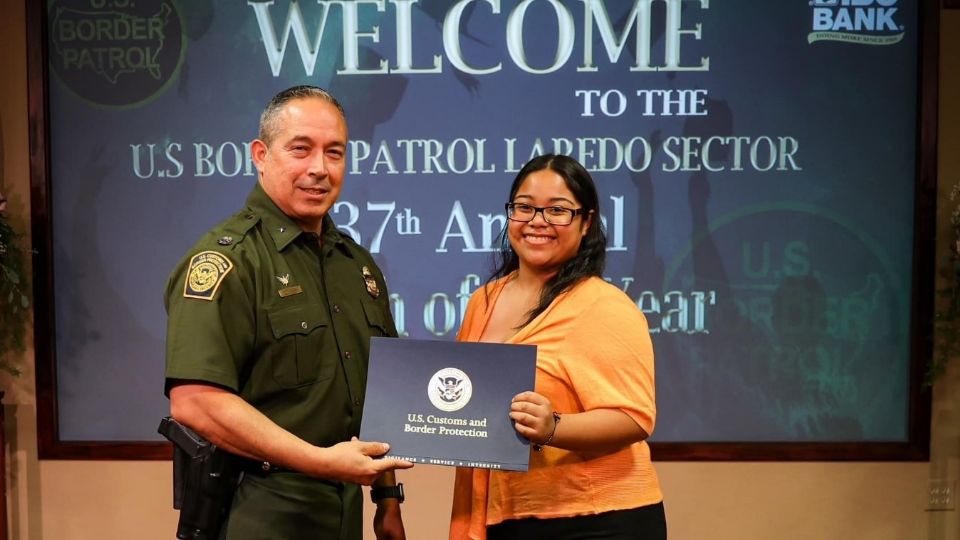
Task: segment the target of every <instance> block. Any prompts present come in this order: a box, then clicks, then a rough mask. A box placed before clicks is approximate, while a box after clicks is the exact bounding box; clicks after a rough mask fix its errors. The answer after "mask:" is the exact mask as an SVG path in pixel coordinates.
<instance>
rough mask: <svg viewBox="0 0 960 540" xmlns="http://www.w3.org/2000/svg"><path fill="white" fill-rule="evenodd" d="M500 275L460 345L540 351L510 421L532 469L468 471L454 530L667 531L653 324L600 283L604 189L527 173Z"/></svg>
mask: <svg viewBox="0 0 960 540" xmlns="http://www.w3.org/2000/svg"><path fill="white" fill-rule="evenodd" d="M509 200H510V202H509V203H507V217H508V218H509V220H508V221H507V227H506V228H505V231H504V237H503V238H502V245H503V249H502V250H501V260H500V265H499V267H498V269H497V271H496V272H495V273H494V275H493V277H492V278H491V280H490V281H489V282H488V283H487V285H486V286H485V287H484V288H483V289H481V290H478V291H477V292H476V293H474V295H473V296H472V297H471V299H470V303H469V305H468V308H467V312H466V315H465V317H464V322H463V327H462V328H461V330H460V335H459V339H460V340H462V341H486V342H497V343H523V344H535V345H537V379H536V388H535V390H534V391H533V392H523V393H520V394H518V395H517V396H515V397H514V398H513V402H512V404H511V407H510V410H511V412H510V418H511V419H513V421H514V426H515V428H516V430H517V433H519V434H520V435H522V436H523V437H526V438H527V439H529V440H530V442H531V444H532V446H533V450H532V451H531V455H530V470H529V471H528V472H525V473H517V472H503V471H489V470H485V469H458V470H457V476H456V484H455V488H454V502H453V516H452V520H451V525H450V538H451V539H456V540H461V539H474V540H485V539H489V540H499V539H513V538H517V539H520V538H522V539H525V540H530V539H538V538H550V539H592V538H597V539H599V538H605V539H628V538H630V539H653V540H663V539H665V538H666V521H665V518H664V512H663V502H662V501H663V495H662V493H661V491H660V484H659V481H658V479H657V474H656V471H655V470H654V468H653V464H652V463H651V462H650V449H649V447H648V445H647V443H646V442H645V441H646V439H647V437H649V436H650V434H651V433H652V432H653V427H654V422H655V419H656V405H655V402H654V376H653V347H652V345H651V343H650V334H649V332H648V329H647V323H646V319H644V317H643V314H642V313H641V312H640V310H639V309H638V308H637V306H636V305H634V304H633V302H632V301H631V300H630V299H629V298H628V297H627V296H626V295H625V294H624V293H623V292H622V291H620V290H619V289H618V288H616V287H614V286H613V285H610V284H609V283H607V282H606V281H604V280H603V278H602V273H603V265H604V258H605V249H606V239H605V237H604V233H603V227H602V224H601V222H600V215H599V202H598V196H597V191H596V187H595V186H594V184H593V180H592V179H591V178H590V175H589V173H587V171H586V170H585V169H584V168H583V167H582V166H581V165H580V164H579V163H577V162H576V161H575V160H573V159H572V158H569V157H567V156H562V155H552V154H551V155H545V156H540V157H538V158H535V159H533V160H532V161H530V162H529V163H527V164H526V165H525V166H524V167H523V169H521V170H520V172H519V173H518V174H517V177H516V179H515V180H514V182H513V186H512V187H511V189H510V199H509Z"/></svg>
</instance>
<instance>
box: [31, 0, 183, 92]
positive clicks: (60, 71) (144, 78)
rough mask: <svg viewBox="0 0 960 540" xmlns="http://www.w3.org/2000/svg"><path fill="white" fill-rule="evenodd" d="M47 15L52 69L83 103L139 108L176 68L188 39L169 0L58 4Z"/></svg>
mask: <svg viewBox="0 0 960 540" xmlns="http://www.w3.org/2000/svg"><path fill="white" fill-rule="evenodd" d="M49 13H50V54H49V56H50V66H51V67H52V70H53V72H54V73H56V75H57V77H58V78H59V79H60V81H62V82H63V84H64V86H66V87H67V88H68V89H70V91H72V92H73V93H74V94H76V95H77V96H79V97H80V98H82V99H84V100H87V101H90V102H92V103H95V104H97V105H104V106H107V107H129V106H134V105H137V104H141V103H143V102H145V101H147V100H149V99H151V98H153V97H154V96H156V95H157V94H159V93H160V92H161V91H162V90H163V89H164V88H166V87H167V85H168V84H169V83H170V82H171V81H172V80H173V78H174V74H175V73H176V72H177V69H178V68H179V67H180V62H181V60H182V59H183V53H184V49H185V43H186V39H185V35H184V31H183V24H182V22H181V19H180V14H179V13H178V11H177V8H176V6H175V5H174V2H173V0H137V1H136V2H134V1H133V0H83V1H82V0H57V1H55V2H53V3H51V5H50V10H49Z"/></svg>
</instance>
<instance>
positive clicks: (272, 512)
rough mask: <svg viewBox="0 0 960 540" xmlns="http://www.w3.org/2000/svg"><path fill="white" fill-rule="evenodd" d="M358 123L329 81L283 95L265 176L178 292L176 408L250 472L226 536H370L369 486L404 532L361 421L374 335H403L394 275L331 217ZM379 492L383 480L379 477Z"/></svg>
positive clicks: (174, 311)
mask: <svg viewBox="0 0 960 540" xmlns="http://www.w3.org/2000/svg"><path fill="white" fill-rule="evenodd" d="M346 145H347V125H346V120H345V117H344V114H343V109H342V108H341V107H340V104H339V103H337V101H336V100H335V99H334V98H333V97H332V96H331V95H330V94H328V93H327V92H326V91H324V90H321V89H319V88H316V87H309V86H299V87H294V88H290V89H288V90H285V91H283V92H281V93H279V94H277V95H276V96H275V97H274V98H273V100H271V102H270V103H269V104H268V105H267V107H266V109H265V110H264V111H263V114H262V115H261V118H260V134H259V138H258V139H257V140H255V141H253V143H251V152H252V157H253V161H254V164H255V165H256V167H257V171H258V173H259V175H258V176H259V182H258V183H257V185H256V186H254V188H253V191H252V192H251V193H250V196H249V198H248V199H247V204H246V208H244V209H243V210H241V211H240V212H238V213H237V214H235V215H234V216H233V217H231V218H229V219H227V220H226V221H224V222H223V223H221V224H220V225H217V226H216V227H214V228H213V229H212V230H211V231H210V232H208V233H207V234H206V235H205V236H204V237H203V238H201V239H200V241H199V242H198V243H197V244H196V245H195V246H194V248H193V249H192V250H191V251H190V252H189V253H188V254H187V256H186V257H185V258H184V259H183V260H182V261H181V262H180V264H179V265H178V266H177V267H176V269H175V270H174V271H173V274H172V275H171V277H170V281H169V282H168V284H167V290H166V307H167V313H168V315H169V319H168V326H167V365H166V390H165V391H166V392H167V395H168V396H169V397H170V409H171V415H172V416H173V417H174V418H175V419H176V420H178V421H179V422H180V423H182V424H185V425H186V426H188V427H190V428H192V429H193V430H194V431H196V432H197V433H199V434H200V435H202V436H203V437H205V438H206V439H208V440H210V441H211V442H213V443H214V444H216V445H217V446H218V447H220V448H221V449H224V450H227V451H228V452H231V453H233V454H236V455H237V456H241V457H242V458H246V459H242V458H241V459H238V461H239V462H241V463H242V465H241V466H243V467H244V469H245V474H244V475H243V479H242V481H241V483H240V486H239V487H238V489H237V491H236V493H235V494H234V497H233V502H232V506H231V509H230V513H229V516H228V518H227V521H226V524H225V525H224V527H223V528H222V529H221V534H220V536H221V538H226V539H228V540H242V539H251V540H253V539H256V540H263V539H267V538H270V539H298V540H299V539H305V538H317V539H320V538H323V539H327V538H333V539H337V538H339V539H341V540H359V539H360V538H361V537H362V527H361V519H360V518H361V499H360V487H359V485H358V484H364V485H370V484H374V494H375V495H374V497H375V498H379V497H377V494H379V495H381V496H382V498H379V501H378V504H377V513H376V516H375V518H374V529H375V530H376V531H377V536H378V538H380V539H385V538H389V539H402V538H403V537H404V531H403V523H402V520H401V518H400V507H399V503H400V502H402V498H398V497H397V495H399V494H398V493H396V492H397V491H398V490H395V489H391V486H392V485H393V484H394V478H393V469H396V468H407V467H411V466H412V464H411V463H409V462H406V461H398V460H390V459H381V460H376V459H374V458H375V457H377V456H381V455H383V454H385V453H386V452H387V450H388V447H387V445H386V444H384V443H378V442H363V441H359V440H357V439H356V436H357V435H358V433H359V431H360V415H361V411H362V410H363V400H364V389H365V386H366V378H367V356H368V352H369V340H370V336H396V329H395V328H394V324H393V319H392V317H391V314H390V310H389V299H388V294H387V289H386V285H385V284H384V280H383V275H382V274H381V272H380V269H379V268H377V265H376V264H375V263H374V261H373V258H372V257H371V256H370V254H369V253H368V252H367V251H366V250H364V249H363V248H362V247H360V246H359V245H357V244H356V243H355V242H353V241H352V240H351V239H350V237H348V236H346V235H344V234H342V233H340V232H339V231H338V230H337V229H336V227H335V225H334V224H333V221H332V220H331V219H330V217H329V215H328V213H329V211H330V208H331V207H332V206H333V204H334V202H335V201H336V199H337V196H338V195H339V194H340V189H341V186H342V185H343V178H344V173H345V163H346ZM378 486H379V487H378Z"/></svg>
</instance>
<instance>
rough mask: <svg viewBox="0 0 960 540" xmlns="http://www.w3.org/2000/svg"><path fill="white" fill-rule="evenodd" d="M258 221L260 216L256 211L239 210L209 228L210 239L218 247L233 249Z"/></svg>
mask: <svg viewBox="0 0 960 540" xmlns="http://www.w3.org/2000/svg"><path fill="white" fill-rule="evenodd" d="M259 222H260V216H258V215H257V214H256V213H254V212H252V211H251V210H241V211H240V212H237V213H236V214H234V215H232V216H230V217H228V218H227V219H225V220H224V221H222V222H221V223H220V224H219V225H217V226H216V227H214V228H213V229H211V230H210V237H211V238H210V240H211V241H212V242H215V243H216V244H217V246H218V248H219V249H225V250H233V249H234V248H235V247H236V246H238V245H239V244H240V243H241V242H243V239H244V237H246V236H247V233H248V232H250V229H252V228H253V227H254V226H256V224H257V223H259Z"/></svg>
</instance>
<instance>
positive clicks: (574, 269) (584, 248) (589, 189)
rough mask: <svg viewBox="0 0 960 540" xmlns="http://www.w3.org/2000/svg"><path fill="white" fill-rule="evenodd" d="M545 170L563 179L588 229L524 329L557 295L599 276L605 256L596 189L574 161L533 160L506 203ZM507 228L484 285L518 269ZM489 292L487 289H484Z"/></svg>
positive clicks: (554, 156)
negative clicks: (534, 175) (588, 217)
mask: <svg viewBox="0 0 960 540" xmlns="http://www.w3.org/2000/svg"><path fill="white" fill-rule="evenodd" d="M544 169H549V170H551V171H553V172H555V173H557V174H558V175H560V177H561V178H563V182H564V183H565V184H566V185H567V189H569V190H570V192H571V193H573V196H574V197H575V198H576V199H577V202H579V203H580V205H581V207H582V208H583V210H584V213H583V217H582V218H581V219H587V216H588V215H591V213H592V216H591V221H590V227H589V228H588V229H587V234H586V235H584V237H583V239H582V240H581V241H580V249H579V250H578V251H577V253H576V255H574V256H573V257H572V258H571V259H570V260H568V261H567V262H565V263H563V264H562V265H561V266H560V270H559V271H558V272H557V273H556V275H554V276H553V277H552V278H550V279H549V280H548V281H547V282H546V283H544V285H543V291H542V292H541V293H540V303H539V304H538V305H537V307H535V308H533V309H532V310H531V311H530V313H528V314H527V319H526V321H524V323H523V324H522V325H521V328H522V327H523V326H526V325H528V324H530V321H532V320H533V319H535V318H536V317H537V315H540V314H541V313H543V311H544V310H545V309H547V307H548V306H549V305H550V304H551V303H552V302H553V300H554V299H555V298H556V297H557V296H559V295H560V294H562V293H564V292H566V291H568V290H570V289H571V288H573V286H574V285H576V284H577V283H579V282H581V281H583V280H584V279H586V278H588V277H591V276H600V277H602V276H603V266H604V263H605V262H606V256H607V251H606V249H607V237H606V235H605V234H604V231H603V223H601V221H600V201H599V197H598V196H597V187H596V186H595V185H594V183H593V178H591V177H590V173H588V172H587V170H586V169H584V168H583V166H582V165H580V164H579V163H578V162H577V160H575V159H573V158H571V157H569V156H564V155H558V154H545V155H542V156H539V157H535V158H533V159H532V160H530V161H529V162H528V163H527V164H526V165H524V166H523V168H522V169H520V172H518V173H517V177H516V178H515V179H514V180H513V185H511V186H510V198H509V199H508V200H509V201H511V202H512V201H513V198H514V196H516V194H517V191H518V190H519V189H520V186H521V185H522V184H523V181H524V180H526V178H527V176H529V175H530V174H531V173H534V172H537V171H542V170H544ZM507 228H508V227H507V225H504V227H503V231H502V232H501V233H500V250H499V251H498V252H497V253H496V255H495V256H494V257H495V263H494V264H495V270H494V272H493V275H492V276H490V279H488V280H487V283H488V284H489V283H490V282H492V281H494V280H497V279H499V278H502V277H504V276H507V275H509V274H510V273H511V272H513V271H515V270H517V269H518V268H520V258H519V257H517V253H516V252H515V251H514V250H513V247H512V246H511V245H510V240H509V239H508V237H507ZM488 290H489V289H488Z"/></svg>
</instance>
